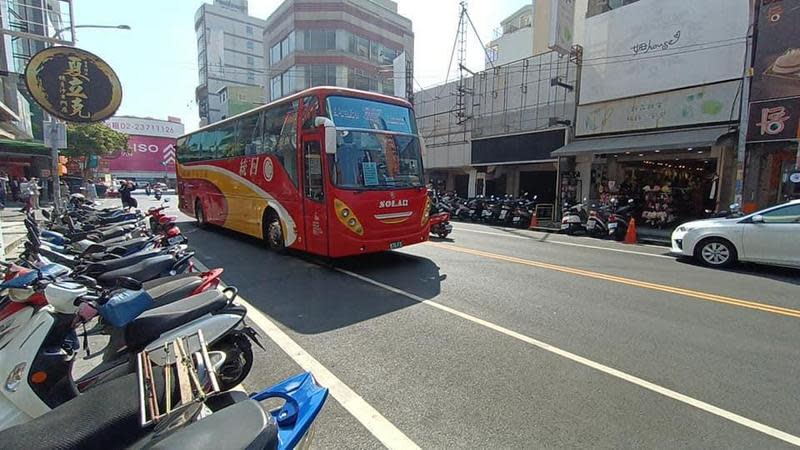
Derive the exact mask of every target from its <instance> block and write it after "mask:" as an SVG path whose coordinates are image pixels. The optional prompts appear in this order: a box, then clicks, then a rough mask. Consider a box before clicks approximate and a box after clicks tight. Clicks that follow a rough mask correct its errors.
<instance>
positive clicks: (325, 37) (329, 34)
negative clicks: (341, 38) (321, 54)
mask: <svg viewBox="0 0 800 450" xmlns="http://www.w3.org/2000/svg"><path fill="white" fill-rule="evenodd" d="M303 38H304V39H305V50H335V49H336V31H334V30H305V31H304V32H303Z"/></svg>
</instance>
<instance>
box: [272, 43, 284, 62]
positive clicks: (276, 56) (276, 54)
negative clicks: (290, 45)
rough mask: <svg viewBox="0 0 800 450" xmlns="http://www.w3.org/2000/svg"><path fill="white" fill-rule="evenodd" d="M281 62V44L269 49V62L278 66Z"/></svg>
mask: <svg viewBox="0 0 800 450" xmlns="http://www.w3.org/2000/svg"><path fill="white" fill-rule="evenodd" d="M280 60H281V44H280V42H279V43H277V44H275V45H273V46H272V48H270V49H269V62H270V64H277V63H278V61H280Z"/></svg>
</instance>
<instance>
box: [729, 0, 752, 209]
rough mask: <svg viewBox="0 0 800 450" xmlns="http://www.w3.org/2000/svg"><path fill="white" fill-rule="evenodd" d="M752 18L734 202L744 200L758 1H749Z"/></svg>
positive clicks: (745, 57)
mask: <svg viewBox="0 0 800 450" xmlns="http://www.w3.org/2000/svg"><path fill="white" fill-rule="evenodd" d="M749 9H750V12H749V13H750V20H749V26H748V29H747V49H746V51H745V56H744V78H743V79H742V95H741V99H742V103H741V106H740V109H739V111H740V114H739V139H738V142H737V147H736V188H735V190H734V193H735V197H734V199H735V200H734V202H735V203H738V204H739V205H742V204H743V201H744V169H745V167H744V163H745V158H746V157H747V128H748V124H749V122H750V83H751V79H752V77H753V39H754V37H755V35H756V33H757V31H758V2H757V1H754V0H751V1H750V2H749Z"/></svg>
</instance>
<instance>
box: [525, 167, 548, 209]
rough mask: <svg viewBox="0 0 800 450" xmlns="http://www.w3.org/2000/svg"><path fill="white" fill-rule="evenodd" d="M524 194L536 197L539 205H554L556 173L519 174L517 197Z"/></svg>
mask: <svg viewBox="0 0 800 450" xmlns="http://www.w3.org/2000/svg"><path fill="white" fill-rule="evenodd" d="M525 192H527V193H528V194H530V196H531V197H532V196H534V195H537V196H538V201H539V203H555V201H556V172H545V171H539V172H520V173H519V195H522V194H523V193H525Z"/></svg>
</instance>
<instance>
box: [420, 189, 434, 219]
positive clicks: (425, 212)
mask: <svg viewBox="0 0 800 450" xmlns="http://www.w3.org/2000/svg"><path fill="white" fill-rule="evenodd" d="M430 217H431V199H430V197H427V196H426V197H425V206H424V207H423V208H422V221H421V222H420V224H421V225H422V226H425V224H426V223H428V219H430Z"/></svg>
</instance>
